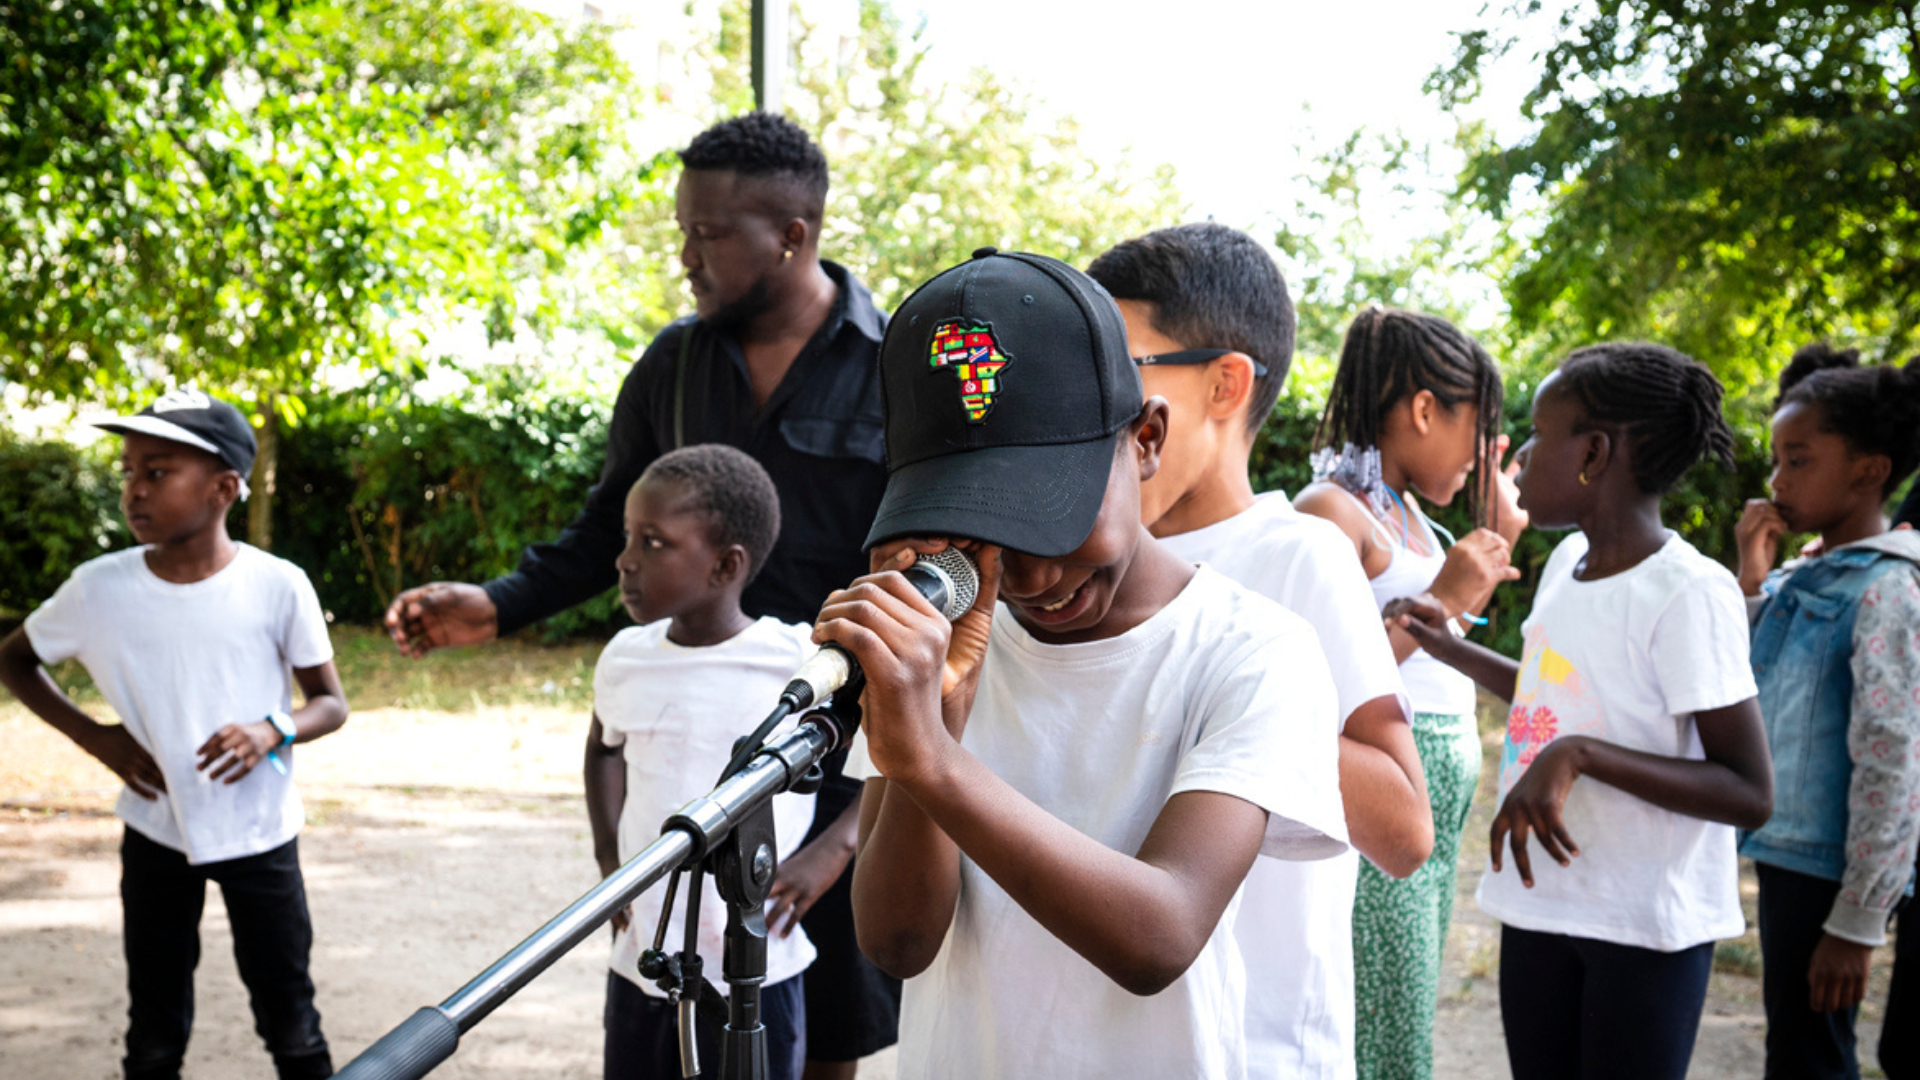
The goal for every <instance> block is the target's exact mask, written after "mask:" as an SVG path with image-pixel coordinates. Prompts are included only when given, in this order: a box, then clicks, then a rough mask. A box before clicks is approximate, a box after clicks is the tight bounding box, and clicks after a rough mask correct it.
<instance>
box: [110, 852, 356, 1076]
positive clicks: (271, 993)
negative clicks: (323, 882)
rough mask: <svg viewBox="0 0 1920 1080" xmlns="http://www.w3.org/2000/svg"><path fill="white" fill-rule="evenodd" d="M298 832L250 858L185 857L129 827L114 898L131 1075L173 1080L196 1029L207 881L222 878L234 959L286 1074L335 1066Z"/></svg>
mask: <svg viewBox="0 0 1920 1080" xmlns="http://www.w3.org/2000/svg"><path fill="white" fill-rule="evenodd" d="M297 844H298V841H297V840H289V841H287V842H286V843H285V844H283V845H281V846H280V847H277V848H275V849H273V850H272V851H268V852H263V853H261V854H259V855H249V856H247V857H246V858H241V859H230V860H227V861H225V862H217V863H207V864H204V865H201V866H191V865H189V864H188V863H187V857H186V856H185V855H182V854H181V853H180V852H177V851H175V850H173V849H172V848H169V847H165V846H163V845H161V844H156V843H154V842H153V841H151V840H149V839H147V838H146V837H144V836H142V835H140V834H139V833H137V832H135V831H133V830H132V829H128V830H126V836H125V838H124V839H123V840H122V841H121V843H120V906H121V913H122V920H123V922H122V925H123V927H124V936H125V943H126V951H127V996H128V997H129V998H130V999H131V1004H130V1005H129V1006H128V1008H127V1019H128V1024H127V1056H126V1061H125V1065H126V1073H127V1077H128V1080H177V1078H178V1077H179V1075H180V1063H181V1060H182V1059H183V1058H185V1057H186V1053H187V1036H188V1035H189V1034H190V1033H191V1031H192V1030H193V969H194V968H195V967H196V966H197V965H198V964H199V963H200V913H201V910H202V909H203V908H204V907H205V906H206V899H207V882H208V881H215V882H218V883H219V885H220V894H221V896H222V897H224V898H225V900H226V904H227V919H228V922H229V923H231V924H232V927H233V959H234V962H235V963H236V964H237V965H238V967H239V968H240V979H241V981H242V982H244V983H246V986H247V997H248V1001H249V1002H250V1003H251V1004H252V1006H253V1029H254V1030H255V1031H257V1032H259V1033H260V1038H261V1040H262V1041H264V1042H265V1043H266V1044H267V1050H268V1052H269V1053H271V1054H272V1055H273V1063H274V1067H275V1068H276V1069H277V1070H278V1072H279V1075H280V1077H281V1078H282V1080H308V1078H318V1077H327V1076H332V1075H333V1062H332V1059H331V1058H330V1057H329V1056H328V1054H327V1040H326V1038H325V1037H324V1036H322V1035H321V1034H320V1014H319V1012H317V1011H316V1010H315V1009H314V1007H313V980H312V979H311V978H309V977H308V976H307V954H308V952H309V951H310V950H311V949H312V947H313V924H312V921H311V920H310V919H309V918H308V915H307V892H306V885H305V882H304V881H303V880H302V878H301V876H300V856H299V851H298V850H297V847H296V845H297Z"/></svg>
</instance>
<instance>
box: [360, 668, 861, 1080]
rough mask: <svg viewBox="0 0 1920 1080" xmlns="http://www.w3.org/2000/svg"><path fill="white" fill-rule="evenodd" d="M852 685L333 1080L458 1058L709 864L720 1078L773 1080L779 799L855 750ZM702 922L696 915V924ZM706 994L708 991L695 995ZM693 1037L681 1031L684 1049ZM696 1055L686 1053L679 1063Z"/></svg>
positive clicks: (409, 1070)
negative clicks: (581, 954) (556, 971)
mask: <svg viewBox="0 0 1920 1080" xmlns="http://www.w3.org/2000/svg"><path fill="white" fill-rule="evenodd" d="M858 695H859V688H858V687H857V686H852V685H850V686H847V687H845V688H844V689H843V691H842V692H841V693H839V694H836V695H835V697H834V698H833V699H830V700H829V701H828V702H827V705H826V707H825V708H822V709H819V710H816V711H814V712H811V713H808V714H807V715H806V716H804V717H802V718H801V720H800V724H799V726H798V727H796V728H795V729H794V730H793V731H791V732H789V733H788V734H787V735H785V736H783V737H782V738H781V739H780V740H778V741H777V742H773V743H769V744H767V745H765V746H763V747H761V748H760V750H759V751H758V752H757V753H755V754H754V755H753V756H752V757H751V758H750V759H749V760H748V761H747V762H746V763H745V764H744V765H743V766H742V767H741V768H739V769H737V770H735V771H732V772H730V774H729V775H727V776H726V777H724V778H723V779H722V780H721V782H720V783H719V784H718V785H717V786H716V787H715V788H714V789H713V790H712V791H711V792H708V793H707V794H705V795H702V796H701V797H700V798H698V799H695V800H693V801H692V802H690V803H688V804H687V805H685V806H683V807H681V808H680V810H679V811H678V812H676V813H675V814H674V815H673V816H672V817H670V818H668V819H667V820H666V823H665V824H664V825H662V826H661V833H660V838H659V839H658V840H655V841H654V842H653V843H651V844H649V845H647V846H646V847H645V848H644V849H642V850H641V851H640V853H639V854H637V855H635V856H634V857H633V858H631V859H629V860H627V862H626V863H625V864H624V865H622V866H621V867H620V868H619V869H618V870H615V871H614V872H613V873H612V874H609V875H608V876H607V878H606V880H604V881H602V882H601V883H600V884H598V885H596V886H594V887H593V888H592V889H590V890H588V891H587V892H586V894H585V895H583V896H581V897H580V899H578V900H575V901H574V902H573V903H572V904H570V905H568V906H567V909H566V910H565V911H562V912H561V913H560V914H558V915H555V916H554V917H553V918H552V919H550V920H548V922H547V924H546V925H545V926H542V927H541V928H540V929H538V930H535V931H534V932H533V933H532V934H531V935H529V936H528V937H527V939H526V940H525V941H522V942H521V943H520V944H518V945H516V946H514V947H513V949H512V950H510V951H509V952H508V953H507V954H506V955H505V956H502V957H501V958H500V959H498V960H496V961H494V962H493V964H492V965H491V966H490V967H488V968H487V969H486V970H485V971H483V972H481V973H480V974H479V975H477V976H475V977H474V978H473V980H472V981H470V982H468V983H467V984H466V985H465V986H463V987H461V988H460V989H458V990H456V991H454V992H453V995H452V996H451V997H449V998H447V999H446V1000H445V1001H443V1002H441V1003H440V1004H439V1005H428V1006H424V1007H422V1008H421V1009H420V1010H419V1011H418V1012H415V1013H414V1014H413V1015H412V1016H410V1017H408V1018H407V1019H406V1020H405V1021H403V1022H401V1024H400V1025H399V1026H398V1027H395V1028H394V1029H393V1030H391V1031H389V1032H387V1033H386V1034H385V1035H383V1036H381V1037H380V1039H379V1041H377V1042H375V1043H374V1044H373V1045H372V1046H369V1047H367V1049H366V1050H364V1051H362V1052H361V1053H360V1055H359V1056H358V1057H356V1058H354V1059H353V1060H352V1061H351V1062H349V1063H348V1064H347V1066H346V1068H344V1069H342V1070H340V1071H339V1072H338V1073H336V1074H335V1075H336V1076H337V1077H338V1078H339V1080H418V1078H419V1077H422V1076H425V1075H426V1074H427V1073H429V1072H431V1071H433V1069H434V1068H436V1067H437V1066H439V1064H440V1063H441V1062H443V1061H445V1060H446V1059H447V1058H449V1057H451V1056H453V1052H454V1050H455V1049H456V1048H457V1047H458V1046H459V1043H460V1036H462V1035H464V1034H466V1033H467V1032H468V1031H471V1030H472V1029H473V1027H474V1026H475V1025H477V1024H478V1023H480V1021H482V1020H484V1019H486V1018H487V1016H488V1015H489V1014H491V1013H492V1012H493V1010H495V1009H497V1008H499V1007H500V1006H501V1005H502V1004H504V1003H505V1002H506V1000H507V999H508V998H510V997H512V996H513V995H514V994H516V993H518V992H519V991H520V990H521V988H522V987H524V986H526V985H527V984H528V983H529V982H532V981H533V979H534V977H535V976H537V975H539V974H540V973H541V972H543V971H545V970H546V969H547V968H549V967H551V966H553V963H554V962H555V961H557V960H558V959H560V957H561V956H563V955H565V954H566V953H567V952H568V950H570V949H572V948H573V947H574V946H575V945H578V944H580V942H582V941H584V940H586V938H587V935H589V934H591V933H593V931H594V930H596V929H597V928H598V927H599V926H600V925H601V924H602V923H604V922H606V921H607V920H608V919H610V918H612V917H613V914H614V912H616V911H619V910H620V909H622V908H624V907H626V906H627V905H628V904H629V903H631V902H632V901H633V899H634V898H635V897H637V896H639V895H640V894H641V893H643V892H645V891H647V889H648V888H650V887H652V886H653V885H654V884H656V883H657V882H659V881H660V879H661V878H664V877H666V876H667V875H668V874H670V873H672V872H673V871H674V870H676V869H681V868H683V867H693V866H696V865H697V864H699V863H701V862H703V861H705V862H706V863H707V864H708V868H709V869H711V870H712V872H713V874H714V877H715V885H716V887H717V888H718V890H719V892H720V894H721V895H722V896H723V897H725V898H726V901H727V931H726V952H725V955H724V959H723V961H722V963H721V970H722V972H723V974H724V975H725V977H726V981H727V984H728V986H729V988H730V991H731V992H730V994H729V995H728V998H729V1000H728V1018H727V1025H726V1028H725V1030H724V1031H723V1033H722V1036H721V1039H722V1041H721V1059H720V1060H721V1074H722V1076H723V1077H725V1078H726V1080H765V1078H766V1075H767V1047H766V1037H767V1031H766V1026H765V1025H763V1024H761V1023H760V986H761V984H762V983H764V982H765V981H766V974H767V923H766V915H765V905H766V898H767V894H768V892H770V891H771V890H772V888H773V876H774V870H775V868H776V867H777V864H778V857H777V855H776V853H775V852H776V849H775V847H774V829H773V808H772V805H771V803H772V801H773V797H774V796H775V795H778V794H780V793H781V792H783V791H790V790H796V789H798V790H812V789H817V788H818V787H819V784H820V768H819V763H820V761H821V759H822V758H825V757H826V756H827V755H828V754H830V753H832V752H833V751H834V750H836V749H839V748H840V747H843V746H846V745H847V744H848V743H850V742H852V741H853V732H854V728H855V726H856V725H857V724H858V720H857V715H858V714H857V713H856V714H855V718H848V717H845V716H843V715H840V713H839V712H837V711H835V709H834V708H833V705H834V704H835V702H836V701H846V702H848V703H851V702H852V701H854V700H856V699H857V698H858ZM696 918H697V912H696V911H689V912H688V920H689V922H688V925H692V923H693V921H694V920H695V919H696ZM692 990H693V992H694V993H696V994H697V993H699V991H700V987H699V986H694V987H693V988H692ZM691 1034H692V1032H691V1031H690V1030H688V1029H685V1028H683V1030H682V1038H683V1039H686V1038H688V1037H690V1036H691ZM690 1050H691V1047H690V1046H689V1047H683V1053H682V1060H683V1061H690V1060H691V1058H690V1057H688V1056H687V1054H688V1052H689V1051H690Z"/></svg>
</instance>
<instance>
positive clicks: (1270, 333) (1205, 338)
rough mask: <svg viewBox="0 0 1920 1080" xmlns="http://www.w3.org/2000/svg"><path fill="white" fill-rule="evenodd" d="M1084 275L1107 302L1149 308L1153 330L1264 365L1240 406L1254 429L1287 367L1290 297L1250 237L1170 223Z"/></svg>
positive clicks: (1206, 223) (1095, 263)
mask: <svg viewBox="0 0 1920 1080" xmlns="http://www.w3.org/2000/svg"><path fill="white" fill-rule="evenodd" d="M1087 275H1088V276H1089V277H1091V278H1093V280H1095V281H1097V282H1099V283H1100V284H1101V286H1102V287H1104V288H1105V289H1106V290H1107V292H1109V293H1111V294H1113V298H1114V299H1115V300H1138V301H1142V302H1144V303H1149V304H1152V305H1153V318H1152V324H1153V328H1154V329H1155V330H1158V331H1159V332H1161V333H1162V334H1165V335H1166V336H1168V337H1170V338H1172V339H1174V340H1175V341H1178V342H1179V343H1180V344H1182V345H1184V346H1186V347H1187V348H1189V349H1232V350H1233V351H1235V352H1240V353H1245V354H1247V355H1248V356H1251V357H1253V358H1254V359H1255V360H1258V361H1259V362H1260V363H1262V364H1265V365H1266V366H1267V373H1266V374H1265V375H1262V376H1260V377H1259V378H1257V379H1255V380H1254V383H1253V393H1252V395H1251V397H1250V398H1249V399H1248V401H1247V430H1248V432H1249V433H1252V432H1257V431H1259V430H1260V425H1261V424H1263V423H1265V422H1266V419H1267V414H1268V413H1270V412H1272V411H1273V403H1274V402H1276V401H1278V400H1280V389H1281V387H1283V386H1285V385H1286V382H1287V367H1288V365H1290V364H1292V363H1293V335H1294V315H1293V299H1292V298H1291V297H1290V296H1288V295H1287V283H1286V281H1285V280H1284V279H1283V278H1281V276H1280V268H1279V267H1277V266H1275V265H1274V264H1273V258H1272V257H1271V256H1269V255H1268V254H1267V253H1266V251H1265V250H1264V249H1262V248H1261V247H1260V245H1259V244H1258V243H1256V242H1255V241H1254V239H1253V237H1251V236H1248V235H1247V234H1246V233H1243V232H1241V231H1240V230H1238V229H1230V228H1228V227H1227V226H1225V225H1218V224H1215V223H1213V222H1210V221H1203V222H1197V223H1194V224H1191V225H1176V226H1174V227H1173V228H1170V229H1160V230H1157V231H1155V232H1150V233H1148V234H1147V235H1145V236H1142V237H1138V238H1136V239H1133V240H1128V241H1126V242H1125V243H1122V244H1118V245H1116V246H1115V247H1114V248H1113V250H1111V251H1109V252H1107V253H1106V254H1104V255H1102V256H1100V257H1099V258H1097V259H1095V260H1093V265H1091V266H1089V267H1087Z"/></svg>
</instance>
